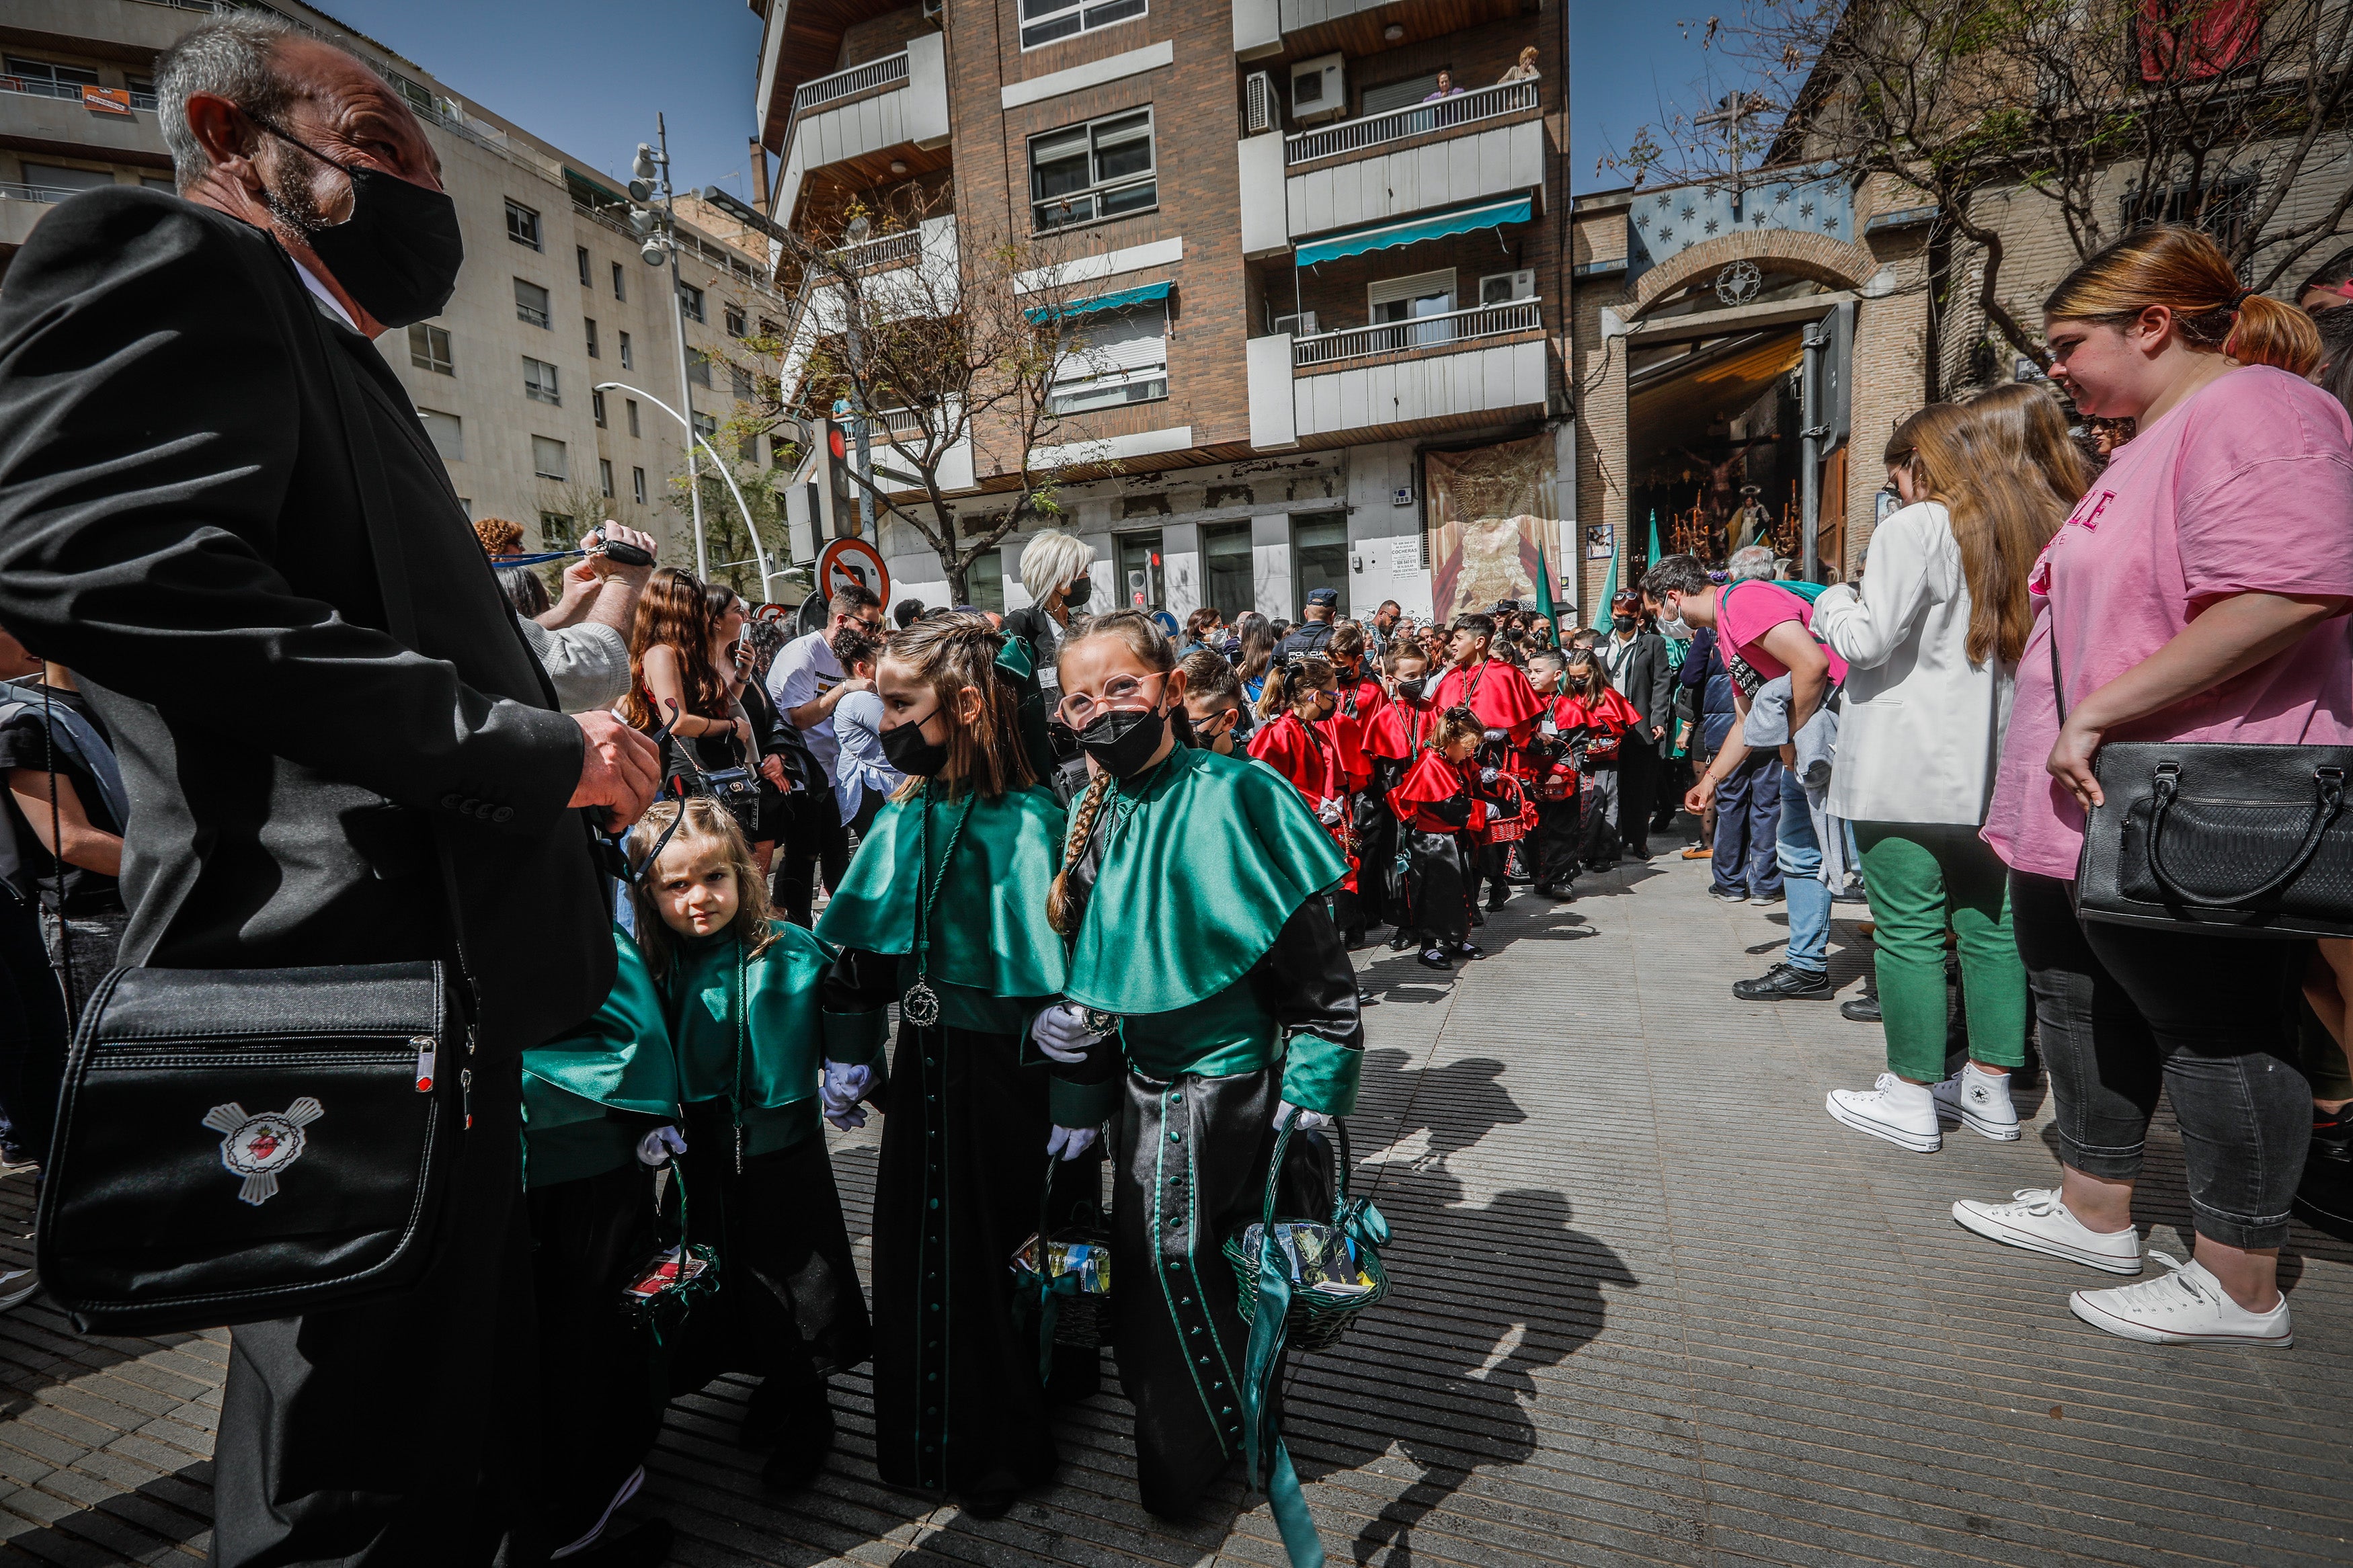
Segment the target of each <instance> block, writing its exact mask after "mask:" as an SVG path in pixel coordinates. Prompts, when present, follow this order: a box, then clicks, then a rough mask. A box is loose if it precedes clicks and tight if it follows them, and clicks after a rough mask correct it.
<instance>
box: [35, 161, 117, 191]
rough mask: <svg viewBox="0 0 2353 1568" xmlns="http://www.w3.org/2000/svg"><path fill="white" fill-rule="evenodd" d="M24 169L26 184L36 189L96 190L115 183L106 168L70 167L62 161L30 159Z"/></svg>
mask: <svg viewBox="0 0 2353 1568" xmlns="http://www.w3.org/2000/svg"><path fill="white" fill-rule="evenodd" d="M24 169H25V184H28V185H30V186H32V187H33V188H34V189H35V190H42V191H94V190H97V189H99V188H100V187H101V186H105V185H111V184H114V175H113V174H112V173H111V172H110V171H108V170H105V169H69V168H67V167H66V166H65V165H64V164H62V163H33V162H31V161H30V160H27V161H26V163H25V165H24ZM59 199H62V198H59Z"/></svg>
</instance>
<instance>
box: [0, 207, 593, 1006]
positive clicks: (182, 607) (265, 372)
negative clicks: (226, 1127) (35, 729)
mask: <svg viewBox="0 0 2353 1568" xmlns="http://www.w3.org/2000/svg"><path fill="white" fill-rule="evenodd" d="M475 265H477V266H480V265H482V263H480V262H477V263H476V264H475ZM371 520H373V521H374V523H375V526H374V527H373V528H371ZM403 578H405V580H406V592H405V593H404V592H402V591H401V590H400V583H401V580H402V579H403ZM388 600H389V601H392V602H393V603H394V604H395V605H396V608H395V609H394V610H393V611H389V612H388V611H387V608H386V605H387V601H388ZM404 602H405V604H406V606H407V611H406V614H403V613H401V612H400V611H399V609H398V608H397V606H398V605H400V604H402V603H404ZM404 624H406V625H409V626H413V634H412V635H413V637H414V643H413V647H412V646H405V645H404V643H403V642H402V641H400V640H398V639H396V637H395V636H394V635H393V633H392V631H391V629H390V628H391V627H393V626H399V625H404ZM0 625H5V626H7V627H8V628H9V629H10V630H11V631H14V632H15V633H16V634H17V636H18V637H21V638H22V639H23V640H24V641H25V642H26V644H28V645H29V646H30V647H34V648H36V649H37V650H38V651H39V652H40V653H42V654H43V655H45V656H46V657H47V658H54V659H57V660H58V661H60V662H62V663H64V664H66V665H68V666H69V667H70V668H72V669H73V670H74V671H75V672H76V674H77V675H78V676H79V678H80V679H81V680H82V684H83V689H84V690H85V691H86V692H87V693H88V695H89V697H90V701H91V704H92V705H93V706H94V707H95V708H96V709H97V710H99V712H100V714H101V715H102V716H103V717H104V718H105V720H106V722H107V725H108V727H109V728H110V730H111V731H112V732H113V736H114V740H115V744H116V749H117V751H118V752H119V753H120V755H121V763H122V772H123V775H124V781H125V783H126V784H127V785H128V788H129V792H130V795H131V803H132V809H131V824H130V832H129V834H128V836H127V838H128V842H127V845H126V857H125V860H124V866H123V877H122V886H123V891H124V894H125V897H126V900H127V901H128V902H129V904H130V906H131V910H132V916H131V923H130V929H129V931H128V932H127V933H126V935H125V938H124V942H123V946H122V960H123V962H124V963H132V964H156V965H165V966H170V967H175V968H239V969H242V968H261V967H270V966H277V965H294V964H322V963H382V962H388V961H392V960H398V959H414V958H424V957H439V958H445V959H446V958H448V956H450V946H449V921H448V910H449V908H450V900H449V898H448V895H447V893H446V892H445V887H444V878H443V874H442V870H441V868H440V866H439V865H438V864H437V854H436V841H437V839H438V842H439V844H440V845H442V846H445V847H446V848H447V850H448V861H449V863H450V865H451V867H452V874H453V875H454V878H455V885H456V893H457V896H456V904H457V908H458V910H459V917H460V922H461V924H462V926H463V934H464V938H465V948H466V953H467V956H468V958H469V959H470V967H471V969H472V971H473V973H474V975H475V979H476V982H477V984H478V986H479V989H480V997H481V1004H482V1013H481V1017H482V1024H483V1039H484V1042H485V1044H486V1045H487V1046H489V1047H492V1048H499V1049H503V1050H512V1049H515V1048H518V1047H522V1046H527V1045H531V1044H534V1043H536V1042H538V1041H540V1040H542V1039H545V1038H547V1037H550V1036H552V1035H554V1034H555V1033H556V1032H558V1031H559V1030H561V1029H564V1028H565V1027H567V1026H570V1025H572V1024H574V1023H575V1022H577V1021H578V1020H579V1019H581V1018H583V1017H585V1016H587V1015H588V1014H589V1013H590V1012H592V1011H593V1010H594V1009H595V1008H596V1005H597V1004H598V1003H599V1002H600V1001H601V1000H602V999H603V997H604V994H605V993H606V991H607V989H608V988H609V987H610V985H611V983H612V975H613V944H612V942H611V941H610V939H609V937H608V936H607V918H608V910H607V903H606V886H607V884H606V883H605V882H604V881H603V880H602V879H601V878H600V876H599V874H598V871H597V867H596V858H595V856H594V853H593V850H592V842H591V839H592V829H591V827H590V826H589V825H588V823H587V821H586V816H585V814H583V813H581V812H578V811H573V810H568V809H566V807H565V801H566V800H567V799H569V798H570V795H571V794H572V790H573V788H574V786H575V784H576V783H577V781H578V778H579V773H580V761H581V746H582V742H581V733H580V730H579V728H578V726H577V725H575V723H574V722H573V721H571V720H570V719H567V718H565V716H564V715H563V714H561V713H559V712H556V711H554V709H555V706H556V704H555V700H554V691H553V690H552V689H550V688H549V686H548V684H547V678H546V675H545V673H544V672H543V670H542V669H541V668H540V667H539V664H538V661H537V660H536V659H535V658H533V656H532V654H531V652H530V650H529V649H528V648H527V647H525V646H524V644H523V642H522V636H521V634H520V633H519V632H518V631H517V629H516V626H515V621H514V616H512V614H511V613H510V611H509V610H508V607H507V603H506V600H505V598H504V597H503V596H502V595H501V594H500V592H499V589H498V585H497V584H496V583H495V581H494V580H493V579H492V576H491V569H490V566H489V564H488V563H487V562H486V561H485V559H484V557H483V554H482V551H481V547H480V543H479V542H477V540H476V539H475V537H474V534H473V531H472V529H471V528H470V526H469V525H468V523H467V520H466V514H465V510H464V509H463V508H462V507H461V506H460V505H459V501H458V498H457V496H456V494H455V492H454V491H453V490H452V489H450V486H449V480H448V473H447V472H446V471H445V470H444V468H442V465H441V460H440V458H438V456H437V455H436V454H435V452H434V450H433V448H432V447H431V446H430V445H429V444H428V443H427V440H426V438H425V436H424V433H423V431H422V429H421V428H420V426H419V424H418V421H417V411H416V409H415V407H414V406H413V405H411V404H410V402H409V401H408V398H407V396H406V394H405V393H404V392H403V390H402V388H401V385H400V383H399V382H398V381H397V380H396V378H395V377H394V376H393V374H392V373H391V371H390V369H389V367H387V366H386V365H385V363H384V360H383V358H382V357H381V356H380V355H379V354H378V353H376V351H375V348H374V347H373V346H372V345H370V344H369V343H368V342H367V341H366V340H365V339H364V338H363V337H361V336H359V335H358V334H357V333H355V332H353V331H350V330H349V329H348V328H346V327H344V326H343V324H342V323H341V322H340V321H334V320H332V319H330V318H328V317H327V316H326V315H325V314H324V313H323V312H322V310H321V309H320V308H319V306H318V305H317V304H316V303H315V302H314V301H313V300H312V298H311V295H310V293H309V292H308V291H307V290H306V289H304V288H303V286H302V283H301V279H300V278H299V277H298V276H297V274H296V272H295V268H294V264H293V262H292V261H291V260H290V258H288V257H287V256H286V254H285V253H284V252H283V251H282V250H280V248H279V247H278V246H277V244H276V242H275V241H273V240H272V239H271V238H269V237H268V236H267V235H265V234H263V233H262V232H261V231H259V230H258V229H256V228H253V227H252V226H248V225H246V224H243V223H239V222H237V220H236V219H234V218H230V217H228V216H225V215H222V214H219V213H216V212H213V211H211V210H209V209H207V208H204V207H199V206H197V205H194V204H192V203H189V202H185V201H182V200H180V199H179V198H178V197H176V196H173V195H166V194H164V193H162V192H159V191H151V190H145V189H142V188H138V187H134V186H129V185H110V186H107V187H104V188H103V189H100V190H97V191H92V192H90V193H87V194H85V195H79V196H76V197H74V198H73V199H72V200H70V201H68V202H66V203H64V204H62V205H59V206H58V207H57V208H55V209H54V210H52V211H51V212H50V213H49V214H48V216H47V217H46V218H44V219H43V220H42V223H41V226H40V227H39V229H38V230H37V232H36V233H35V235H34V236H33V237H32V238H31V239H30V240H29V241H27V242H26V245H25V247H24V248H23V249H22V250H21V251H19V252H18V253H17V255H16V258H15V262H14V264H13V265H12V266H11V267H10V268H9V272H8V279H7V287H6V289H5V291H0Z"/></svg>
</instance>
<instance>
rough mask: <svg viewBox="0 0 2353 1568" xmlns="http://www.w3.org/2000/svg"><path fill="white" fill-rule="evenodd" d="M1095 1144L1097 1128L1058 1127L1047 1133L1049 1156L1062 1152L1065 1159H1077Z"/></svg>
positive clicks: (1047, 1151) (1061, 1154)
mask: <svg viewBox="0 0 2353 1568" xmlns="http://www.w3.org/2000/svg"><path fill="white" fill-rule="evenodd" d="M1094 1146H1095V1130H1094V1129H1093V1128H1092V1127H1057V1128H1055V1129H1054V1130H1053V1131H1051V1132H1049V1133H1048V1134H1046V1153H1047V1155H1048V1157H1052V1156H1053V1155H1056V1154H1060V1156H1061V1157H1062V1158H1063V1159H1065V1160H1075V1159H1077V1158H1078V1157H1079V1156H1080V1155H1082V1154H1083V1153H1085V1152H1087V1151H1088V1150H1090V1149H1092V1148H1093V1147H1094Z"/></svg>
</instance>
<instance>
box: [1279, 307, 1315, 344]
mask: <svg viewBox="0 0 2353 1568" xmlns="http://www.w3.org/2000/svg"><path fill="white" fill-rule="evenodd" d="M1274 330H1275V331H1276V332H1277V333H1282V332H1289V333H1290V334H1291V335H1292V336H1293V337H1294V338H1310V337H1314V335H1315V312H1314V311H1313V310H1302V311H1300V312H1299V313H1298V314H1297V315H1295V316H1277V317H1276V318H1275V319H1274Z"/></svg>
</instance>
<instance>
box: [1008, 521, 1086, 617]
mask: <svg viewBox="0 0 2353 1568" xmlns="http://www.w3.org/2000/svg"><path fill="white" fill-rule="evenodd" d="M1094 563H1095V552H1094V551H1093V549H1092V547H1090V546H1089V545H1088V543H1087V542H1086V541H1085V540H1083V539H1081V538H1080V537H1079V536H1078V535H1077V534H1075V533H1064V532H1062V531H1060V530H1059V529H1052V528H1050V529H1048V530H1047V531H1045V532H1043V533H1040V534H1038V535H1036V536H1034V537H1033V538H1031V540H1030V541H1029V543H1028V544H1025V545H1023V546H1022V547H1021V585H1022V586H1023V587H1024V588H1027V589H1029V597H1030V599H1031V600H1032V601H1033V602H1035V603H1038V604H1043V603H1045V600H1046V595H1049V594H1050V593H1052V592H1053V591H1054V590H1055V589H1057V588H1062V587H1067V586H1068V585H1069V584H1071V581H1072V579H1074V578H1077V577H1081V576H1083V575H1085V574H1086V572H1087V569H1088V568H1089V567H1091V566H1092V565H1093V564H1094Z"/></svg>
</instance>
